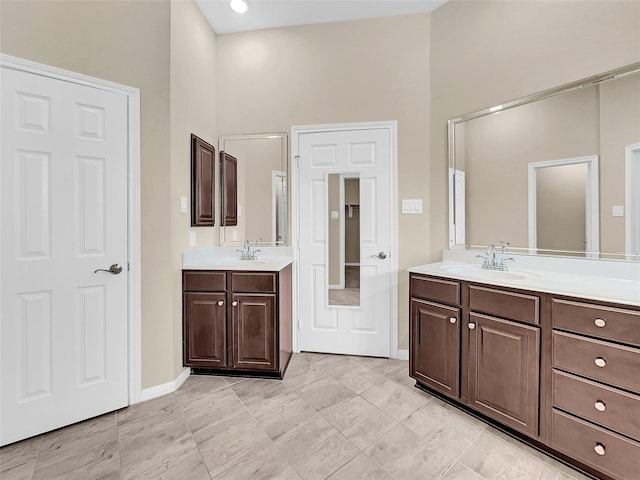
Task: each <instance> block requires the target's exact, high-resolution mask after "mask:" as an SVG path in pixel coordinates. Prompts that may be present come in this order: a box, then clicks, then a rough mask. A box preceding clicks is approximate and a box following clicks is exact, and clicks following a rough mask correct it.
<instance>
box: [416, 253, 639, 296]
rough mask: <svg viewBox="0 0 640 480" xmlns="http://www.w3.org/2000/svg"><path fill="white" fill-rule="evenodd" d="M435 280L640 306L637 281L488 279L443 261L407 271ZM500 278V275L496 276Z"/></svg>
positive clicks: (568, 276)
mask: <svg viewBox="0 0 640 480" xmlns="http://www.w3.org/2000/svg"><path fill="white" fill-rule="evenodd" d="M408 271H409V272H411V273H421V274H424V275H433V276H436V277H443V278H453V279H456V280H466V281H470V282H477V283H484V284H488V285H497V286H502V287H510V288H521V289H524V290H534V291H538V292H545V293H553V294H558V295H569V296H574V297H582V298H588V299H591V300H598V301H604V302H614V303H620V304H625V305H633V306H640V281H638V280H637V279H635V278H634V279H624V278H611V277H603V276H596V275H585V274H575V273H560V272H551V271H548V270H535V269H531V268H527V269H526V270H525V269H522V270H519V269H517V268H512V269H510V270H509V272H505V273H508V274H511V275H504V276H503V277H504V278H489V277H490V276H491V273H490V271H486V270H481V269H480V268H479V264H473V263H466V262H460V261H443V262H437V263H429V264H426V265H419V266H416V267H411V268H409V269H408ZM496 277H500V272H498V274H497V275H496ZM509 277H512V278H509Z"/></svg>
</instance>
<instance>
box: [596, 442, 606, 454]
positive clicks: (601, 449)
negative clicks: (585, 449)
mask: <svg viewBox="0 0 640 480" xmlns="http://www.w3.org/2000/svg"><path fill="white" fill-rule="evenodd" d="M593 451H594V452H596V453H597V454H598V455H600V456H603V455H604V454H605V453H606V449H605V448H604V445H602V444H601V443H596V446H595V447H593Z"/></svg>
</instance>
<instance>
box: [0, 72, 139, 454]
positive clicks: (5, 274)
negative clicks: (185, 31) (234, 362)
mask: <svg viewBox="0 0 640 480" xmlns="http://www.w3.org/2000/svg"><path fill="white" fill-rule="evenodd" d="M1 83H2V97H1V98H2V112H1V121H2V125H1V135H2V137H1V140H2V147H1V148H2V150H1V152H2V159H1V161H2V169H1V178H0V182H1V183H0V185H1V197H0V198H1V202H2V203H1V212H2V227H1V228H2V230H1V232H0V237H1V246H2V249H1V259H2V273H1V278H0V282H1V284H0V286H1V297H0V298H1V307H0V310H1V314H2V318H1V320H0V337H1V339H0V342H1V348H2V352H1V354H0V355H1V360H2V366H1V372H2V379H1V387H2V392H1V401H2V405H1V411H0V415H1V418H0V425H1V428H0V444H2V445H5V444H8V443H12V442H15V441H17V440H20V439H23V438H27V437H30V436H33V435H37V434H39V433H42V432H45V431H49V430H52V429H55V428H58V427H61V426H64V425H68V424H71V423H74V422H77V421H80V420H83V419H86V418H90V417H93V416H96V415H100V414H102V413H105V412H108V411H112V410H115V409H118V408H121V407H124V406H126V405H127V400H128V388H127V385H128V383H127V382H128V379H127V375H128V361H127V355H128V343H127V331H128V330H127V321H128V320H127V301H128V297H127V295H128V294H127V292H128V285H127V281H128V275H127V239H128V232H127V221H128V220H127V205H128V203H127V191H128V187H127V168H128V167H127V97H126V96H125V95H121V94H117V93H114V92H109V91H104V90H100V89H97V88H90V87H87V86H82V85H78V84H74V83H71V82H67V81H62V80H57V79H53V78H48V77H45V76H40V75H36V74H31V73H26V72H22V71H17V70H12V69H10V68H2V69H1ZM112 265H113V266H112ZM120 268H122V271H120ZM99 269H104V270H107V271H98V272H95V271H96V270H99ZM110 269H111V270H110ZM94 272H95V273H94Z"/></svg>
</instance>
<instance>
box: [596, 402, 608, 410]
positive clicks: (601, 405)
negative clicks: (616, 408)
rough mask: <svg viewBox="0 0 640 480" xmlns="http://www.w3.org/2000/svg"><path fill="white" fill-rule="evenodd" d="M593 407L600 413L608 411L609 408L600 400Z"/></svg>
mask: <svg viewBox="0 0 640 480" xmlns="http://www.w3.org/2000/svg"><path fill="white" fill-rule="evenodd" d="M593 406H594V407H595V409H596V410H598V411H599V412H604V411H605V410H606V409H607V406H606V405H605V404H604V402H603V401H602V400H598V401H597V402H596V403H595V404H594V405H593Z"/></svg>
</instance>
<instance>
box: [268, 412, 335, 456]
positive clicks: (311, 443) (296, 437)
mask: <svg viewBox="0 0 640 480" xmlns="http://www.w3.org/2000/svg"><path fill="white" fill-rule="evenodd" d="M335 433H337V430H336V429H335V428H333V427H332V426H331V425H330V424H329V422H327V421H326V420H325V419H323V418H322V417H320V416H316V417H314V418H313V420H311V421H310V422H307V423H305V424H303V425H300V426H299V427H297V428H295V429H293V430H290V431H288V432H286V433H284V434H282V435H280V436H279V437H278V438H276V440H275V444H276V445H277V446H278V449H279V450H280V452H281V453H282V454H283V456H284V457H286V458H287V460H289V461H290V462H291V463H292V464H295V462H297V461H299V460H301V459H303V458H304V457H306V456H307V455H308V452H309V451H311V450H313V449H314V448H315V447H316V446H318V445H319V444H321V443H322V442H323V441H325V440H326V439H327V438H329V437H330V436H332V435H334V434H335Z"/></svg>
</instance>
